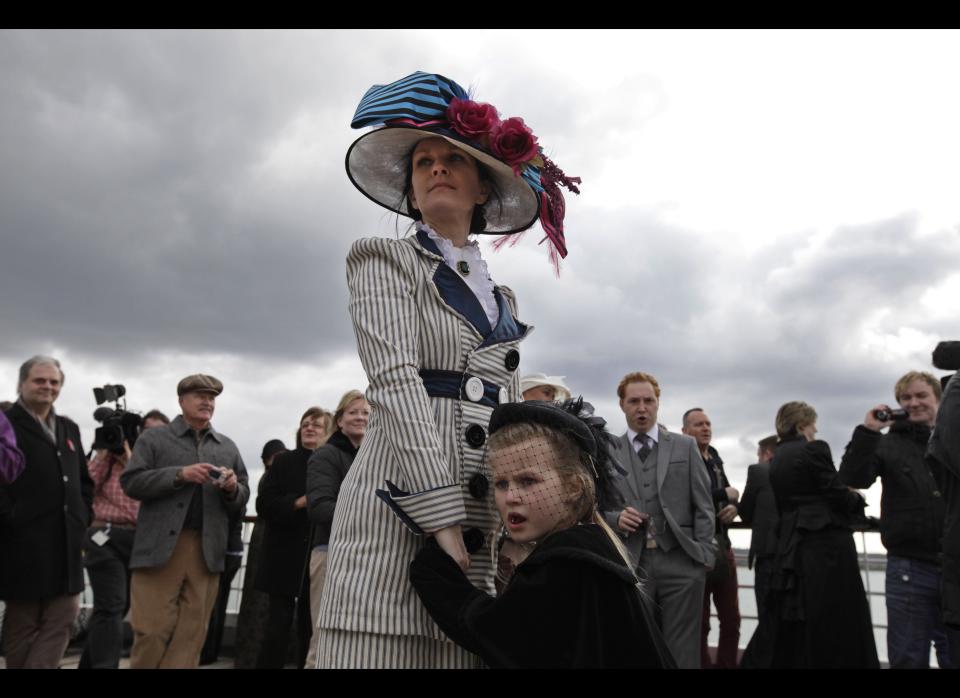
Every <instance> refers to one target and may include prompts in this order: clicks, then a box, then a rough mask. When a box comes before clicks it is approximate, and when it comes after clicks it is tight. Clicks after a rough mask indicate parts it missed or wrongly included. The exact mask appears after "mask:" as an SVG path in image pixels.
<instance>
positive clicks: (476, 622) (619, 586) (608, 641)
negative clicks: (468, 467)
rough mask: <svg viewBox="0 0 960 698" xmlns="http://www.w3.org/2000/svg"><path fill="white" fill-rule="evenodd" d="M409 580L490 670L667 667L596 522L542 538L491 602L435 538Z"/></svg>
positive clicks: (642, 605) (631, 582) (642, 607)
mask: <svg viewBox="0 0 960 698" xmlns="http://www.w3.org/2000/svg"><path fill="white" fill-rule="evenodd" d="M410 580H411V581H412V583H413V586H414V588H415V589H416V591H417V594H418V595H419V596H420V599H421V601H423V603H424V605H425V606H426V607H427V610H428V611H429V612H430V615H431V616H433V619H434V620H435V621H436V622H437V624H438V625H439V626H440V628H441V629H442V630H443V632H445V633H446V634H447V635H448V636H449V637H450V638H451V639H452V640H454V641H455V642H456V643H457V644H459V645H461V646H462V647H464V648H466V649H467V650H469V651H471V652H473V653H475V654H477V655H479V656H480V657H481V658H483V660H484V661H485V662H487V664H489V665H490V666H491V667H493V668H557V669H569V668H577V667H596V668H605V667H621V668H646V669H651V668H667V667H673V666H674V662H673V659H672V658H671V657H670V653H669V651H668V650H667V649H666V647H665V646H664V644H663V639H662V638H661V636H660V633H659V631H658V630H657V627H656V624H655V623H654V621H653V614H652V612H651V611H650V609H649V608H648V606H647V604H648V602H647V601H646V599H645V598H644V597H642V596H641V594H640V592H639V591H638V590H637V588H636V581H637V580H636V578H635V577H634V575H633V573H632V572H631V571H630V569H629V568H628V567H627V566H626V565H625V564H624V562H623V559H622V558H621V557H620V555H619V553H618V552H617V550H616V548H615V547H614V546H613V543H611V542H610V540H609V538H607V534H606V533H605V532H604V531H603V530H602V529H601V528H600V527H599V526H597V525H595V524H586V525H582V526H574V527H573V528H569V529H566V530H564V531H558V532H557V533H554V534H553V535H551V536H549V537H548V538H546V539H545V540H543V541H542V542H541V543H540V544H539V545H538V546H537V548H536V549H535V550H534V551H533V552H532V553H531V554H530V556H529V557H528V558H527V559H526V560H524V561H523V563H521V564H520V565H518V566H517V569H516V572H515V574H514V576H513V577H512V578H511V580H510V582H509V584H508V585H507V588H506V589H504V591H503V594H502V595H500V596H499V597H498V598H493V597H491V596H489V595H487V594H485V593H484V592H482V591H480V590H478V589H477V588H476V587H474V586H473V585H472V584H470V582H469V581H467V578H466V576H465V575H464V574H463V572H462V571H461V570H460V567H459V566H458V565H457V564H456V563H455V562H454V561H453V558H451V557H450V556H449V555H447V554H446V553H445V552H443V551H442V550H441V549H440V548H439V546H437V545H436V543H435V542H433V540H432V539H431V541H430V543H428V545H426V546H425V547H424V548H423V549H422V550H421V551H420V552H419V553H418V555H417V557H416V558H415V559H414V561H413V562H412V563H411V565H410Z"/></svg>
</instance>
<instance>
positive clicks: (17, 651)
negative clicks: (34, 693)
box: [3, 560, 80, 669]
mask: <svg viewBox="0 0 960 698" xmlns="http://www.w3.org/2000/svg"><path fill="white" fill-rule="evenodd" d="M8 562H9V563H10V564H15V561H12V560H10V561H8ZM6 604H7V608H6V610H5V611H4V615H3V646H4V654H5V655H6V659H7V668H8V669H56V668H57V667H58V666H60V660H61V659H63V653H64V651H66V649H67V645H68V644H69V643H70V631H71V629H72V628H73V621H75V620H76V619H77V614H78V613H79V612H80V594H70V595H69V596H54V597H53V598H49V599H42V600H40V601H17V600H12V601H7V602H6Z"/></svg>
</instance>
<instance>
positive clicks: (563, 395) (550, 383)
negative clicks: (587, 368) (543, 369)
mask: <svg viewBox="0 0 960 698" xmlns="http://www.w3.org/2000/svg"><path fill="white" fill-rule="evenodd" d="M564 378H565V376H547V375H545V374H543V373H531V374H530V375H529V376H524V377H523V378H521V379H520V392H521V393H523V399H524V400H543V401H545V402H564V401H565V400H569V399H570V397H571V396H570V388H568V387H567V385H566V383H564V382H563V379H564Z"/></svg>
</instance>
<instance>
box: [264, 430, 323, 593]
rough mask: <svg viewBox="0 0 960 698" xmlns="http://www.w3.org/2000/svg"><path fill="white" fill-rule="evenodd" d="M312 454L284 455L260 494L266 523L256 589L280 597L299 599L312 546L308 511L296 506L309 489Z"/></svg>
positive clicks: (302, 451)
mask: <svg viewBox="0 0 960 698" xmlns="http://www.w3.org/2000/svg"><path fill="white" fill-rule="evenodd" d="M310 454H311V451H308V450H307V449H305V448H298V449H296V450H294V451H287V452H286V453H281V454H280V455H279V456H277V457H276V459H275V460H274V462H273V465H272V466H271V467H270V469H269V470H267V473H266V475H264V476H263V482H262V483H261V485H260V491H259V493H258V494H257V515H258V516H260V517H261V518H263V519H264V521H266V524H267V530H266V531H265V532H264V534H263V548H262V551H261V553H260V556H261V559H260V568H259V570H258V571H257V578H256V580H255V584H254V587H255V588H256V589H257V590H258V591H263V592H266V593H268V594H276V595H278V596H289V597H294V596H298V595H299V593H300V585H301V582H302V580H303V578H304V570H305V569H306V560H307V554H308V551H309V544H310V522H309V521H308V520H307V510H306V509H294V508H293V503H294V501H295V500H296V499H297V498H298V497H302V496H303V495H304V493H305V492H306V489H307V460H308V459H309V458H310Z"/></svg>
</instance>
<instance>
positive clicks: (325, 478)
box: [305, 390, 370, 669]
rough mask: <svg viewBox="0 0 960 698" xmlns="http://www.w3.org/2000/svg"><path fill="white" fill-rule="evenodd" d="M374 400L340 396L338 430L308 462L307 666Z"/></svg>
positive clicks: (311, 665)
mask: <svg viewBox="0 0 960 698" xmlns="http://www.w3.org/2000/svg"><path fill="white" fill-rule="evenodd" d="M369 418H370V403H368V402H367V399H366V398H365V397H364V396H363V393H362V392H360V391H359V390H348V391H347V392H346V393H344V394H343V397H342V398H340V403H339V404H338V405H337V411H336V412H334V414H333V424H334V431H333V433H332V434H330V438H329V439H327V443H326V444H325V445H324V446H323V448H320V449H318V450H317V451H315V452H314V453H313V455H312V456H311V457H310V460H309V462H308V463H307V514H308V516H309V517H310V521H311V522H312V523H313V544H312V548H313V549H312V551H311V553H310V618H311V626H312V627H313V636H312V637H311V640H310V651H309V653H308V654H307V662H306V665H305V668H306V669H313V668H316V664H317V662H316V656H317V642H316V640H317V632H316V625H317V617H318V616H319V614H320V594H321V592H322V591H323V580H324V578H325V577H326V571H327V545H328V543H329V541H330V524H331V523H333V512H334V511H335V510H336V505H337V495H339V494H340V485H341V484H342V483H343V479H344V478H345V477H346V476H347V472H348V471H349V470H350V466H351V465H352V464H353V459H354V458H356V456H357V449H359V448H360V442H361V441H362V440H363V435H364V434H365V433H366V431H367V420H368V419H369Z"/></svg>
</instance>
